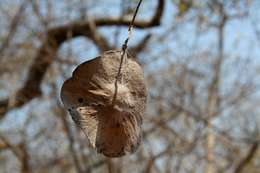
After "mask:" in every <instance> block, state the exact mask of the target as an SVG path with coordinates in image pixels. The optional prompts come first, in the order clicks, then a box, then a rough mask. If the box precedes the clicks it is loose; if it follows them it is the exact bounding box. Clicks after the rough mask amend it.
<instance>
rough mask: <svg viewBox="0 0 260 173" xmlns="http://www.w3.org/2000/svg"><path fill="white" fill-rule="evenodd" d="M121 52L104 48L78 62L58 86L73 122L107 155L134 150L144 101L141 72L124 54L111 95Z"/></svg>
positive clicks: (120, 154) (138, 136)
mask: <svg viewBox="0 0 260 173" xmlns="http://www.w3.org/2000/svg"><path fill="white" fill-rule="evenodd" d="M121 53H122V51H117V50H112V51H107V52H104V53H103V54H102V55H100V56H99V57H96V58H94V59H92V60H90V61H86V62H84V63H82V64H80V65H79V66H78V67H77V68H76V69H75V70H74V72H73V74H72V77H71V78H69V79H67V80H66V81H65V82H64V84H63V86H62V89H61V100H62V102H63V104H64V106H65V108H66V109H67V110H68V111H69V112H70V115H71V116H72V119H73V120H74V122H75V123H76V124H77V125H78V126H79V127H80V128H81V129H82V130H83V131H84V133H85V134H86V136H87V137H88V139H89V141H90V143H91V145H92V146H93V147H94V148H96V150H97V151H98V152H99V153H102V154H104V155H105V156H108V157H120V156H123V155H125V154H126V153H133V152H134V151H136V149H137V147H138V146H139V144H140V141H141V124H142V115H143V113H144V110H145V104H146V87H145V83H144V76H143V71H142V69H141V67H140V66H139V65H138V63H137V62H136V61H135V60H134V59H132V58H129V57H127V56H129V54H128V53H126V54H125V58H124V62H123V66H122V70H121V73H120V76H119V77H120V78H119V80H118V82H117V92H116V93H117V94H116V97H115V98H114V96H115V91H116V89H115V81H116V76H117V74H118V70H119V65H120V59H121ZM112 102H113V104H112Z"/></svg>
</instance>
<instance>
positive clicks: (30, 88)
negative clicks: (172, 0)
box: [0, 0, 164, 117]
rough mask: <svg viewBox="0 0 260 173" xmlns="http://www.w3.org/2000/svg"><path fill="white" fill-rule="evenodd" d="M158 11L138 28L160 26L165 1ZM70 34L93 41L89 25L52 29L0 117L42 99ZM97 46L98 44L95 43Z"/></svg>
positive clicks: (99, 22) (100, 22) (117, 21)
mask: <svg viewBox="0 0 260 173" xmlns="http://www.w3.org/2000/svg"><path fill="white" fill-rule="evenodd" d="M158 2H159V3H158V7H157V9H156V12H155V14H154V16H153V17H152V19H151V20H150V21H149V20H148V21H146V20H136V21H135V23H134V26H135V27H136V28H140V29H144V28H149V27H155V26H158V25H160V20H161V17H162V14H163V10H164V0H158ZM130 22H131V21H130V20H128V19H121V18H101V19H96V20H94V23H95V26H96V27H102V26H128V25H129V24H130ZM67 33H71V35H70V36H71V37H70V38H74V37H77V36H87V37H88V38H89V39H91V40H93V39H94V38H93V36H92V32H91V29H90V23H89V21H86V22H73V23H69V24H67V25H63V26H57V27H54V28H50V29H49V30H48V31H47V34H46V40H44V41H43V43H42V46H41V48H40V49H39V51H38V53H37V54H36V57H35V60H34V62H33V64H32V65H31V67H30V69H29V71H28V76H27V80H26V81H25V84H24V85H23V87H22V88H21V89H20V90H18V91H17V93H16V95H15V99H12V100H13V101H12V102H11V99H10V97H9V98H8V99H4V100H1V101H0V117H3V116H4V115H5V113H6V112H8V111H9V110H11V109H13V108H17V107H20V106H23V105H24V104H26V103H28V102H29V101H31V100H32V99H33V98H35V97H38V96H41V89H40V85H41V82H42V80H43V77H44V75H45V73H46V71H47V69H48V67H49V66H50V65H51V63H52V62H53V60H54V59H55V55H56V52H57V50H58V49H59V47H60V45H61V44H62V43H63V42H65V41H67V40H68V36H67ZM94 42H95V40H94Z"/></svg>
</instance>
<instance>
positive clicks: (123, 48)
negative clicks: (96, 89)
mask: <svg viewBox="0 0 260 173" xmlns="http://www.w3.org/2000/svg"><path fill="white" fill-rule="evenodd" d="M141 3H142V0H139V3H138V5H137V7H136V9H135V12H134V15H133V18H132V20H131V23H130V25H129V27H128V37H127V38H126V39H125V41H124V44H123V45H122V54H121V59H120V64H119V68H118V72H117V75H116V81H115V94H114V97H113V100H112V105H114V104H115V100H116V96H117V92H118V80H119V77H120V74H121V71H122V66H123V62H124V57H125V53H126V49H127V44H128V42H129V39H130V38H131V35H132V29H133V26H134V22H135V18H136V15H137V12H138V10H139V8H140V5H141Z"/></svg>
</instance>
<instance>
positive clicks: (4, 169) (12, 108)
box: [0, 0, 260, 173]
mask: <svg viewBox="0 0 260 173" xmlns="http://www.w3.org/2000/svg"><path fill="white" fill-rule="evenodd" d="M137 3H138V1H137V0H106V1H102V0H59V1H53V0H11V1H10V0H0V173H63V172H68V173H91V172H93V173H103V172H105V173H106V172H107V173H150V172H151V173H259V172H260V149H259V144H260V130H259V129H260V116H259V115H260V107H259V104H260V77H259V74H260V49H259V48H260V24H259V21H260V11H259V9H260V1H258V0H228V1H227V0H144V1H143V3H142V5H141V8H140V11H139V13H138V16H137V19H136V22H135V28H134V31H133V35H132V38H131V40H130V43H129V51H130V52H131V54H132V55H133V56H134V57H136V59H137V61H138V62H139V63H140V64H141V66H142V67H143V69H144V73H145V79H146V84H147V88H148V91H149V98H148V102H147V110H146V113H145V115H144V117H143V142H142V144H141V146H140V147H139V149H138V151H137V152H136V153H134V154H132V155H129V156H125V157H122V158H116V159H108V158H106V157H104V156H102V155H99V154H97V153H96V152H95V150H94V149H93V148H91V147H90V144H89V142H88V140H87V138H86V137H85V136H84V134H83V133H82V131H81V130H79V129H78V128H77V127H76V125H75V124H74V123H73V122H72V120H71V117H70V115H69V114H68V112H67V111H66V110H64V109H63V107H62V104H61V101H60V98H59V92H60V88H61V85H62V83H63V81H64V80H65V79H66V78H68V77H70V76H71V72H72V71H73V70H74V69H75V67H76V66H77V65H79V64H80V63H82V62H84V61H86V60H89V59H91V58H94V57H96V56H98V54H100V53H101V52H103V51H105V50H109V49H116V48H121V45H122V43H123V41H124V39H125V38H126V37H127V27H128V24H129V22H130V20H131V17H132V14H133V11H134V8H135V7H136V5H137Z"/></svg>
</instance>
